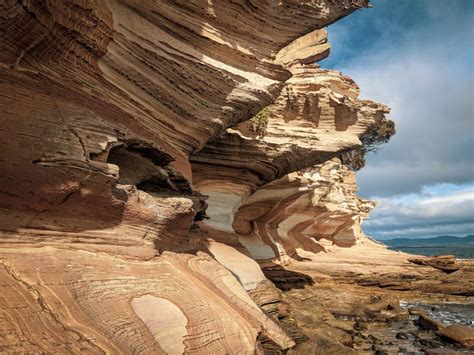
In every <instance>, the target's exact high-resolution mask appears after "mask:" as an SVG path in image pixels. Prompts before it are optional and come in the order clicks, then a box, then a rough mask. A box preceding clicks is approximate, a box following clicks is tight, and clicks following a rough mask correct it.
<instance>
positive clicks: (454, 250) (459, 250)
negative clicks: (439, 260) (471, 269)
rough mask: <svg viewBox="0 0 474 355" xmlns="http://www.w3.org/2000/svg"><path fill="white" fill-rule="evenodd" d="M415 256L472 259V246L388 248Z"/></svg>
mask: <svg viewBox="0 0 474 355" xmlns="http://www.w3.org/2000/svg"><path fill="white" fill-rule="evenodd" d="M390 249H392V250H401V251H403V252H405V253H409V254H415V255H426V256H434V255H454V256H455V257H457V258H458V259H474V245H461V246H436V247H390Z"/></svg>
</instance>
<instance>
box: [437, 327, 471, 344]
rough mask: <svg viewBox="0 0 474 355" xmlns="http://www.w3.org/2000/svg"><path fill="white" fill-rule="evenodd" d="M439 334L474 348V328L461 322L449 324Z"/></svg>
mask: <svg viewBox="0 0 474 355" xmlns="http://www.w3.org/2000/svg"><path fill="white" fill-rule="evenodd" d="M437 334H438V335H439V336H440V337H442V338H446V339H448V340H450V341H452V342H454V343H458V344H461V345H462V346H465V347H469V348H474V328H471V327H466V326H464V325H460V324H453V325H450V326H447V327H445V328H443V329H441V330H440V331H438V332H437Z"/></svg>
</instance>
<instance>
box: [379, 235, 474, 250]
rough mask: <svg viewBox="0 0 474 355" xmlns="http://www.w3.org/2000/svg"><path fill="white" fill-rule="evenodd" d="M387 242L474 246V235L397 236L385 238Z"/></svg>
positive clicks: (427, 245)
mask: <svg viewBox="0 0 474 355" xmlns="http://www.w3.org/2000/svg"><path fill="white" fill-rule="evenodd" d="M383 242H384V243H385V244H387V245H388V246H391V247H438V246H448V245H472V246H474V235H468V236H466V237H454V236H452V235H443V236H439V237H434V238H423V239H409V238H396V239H390V240H384V241H383Z"/></svg>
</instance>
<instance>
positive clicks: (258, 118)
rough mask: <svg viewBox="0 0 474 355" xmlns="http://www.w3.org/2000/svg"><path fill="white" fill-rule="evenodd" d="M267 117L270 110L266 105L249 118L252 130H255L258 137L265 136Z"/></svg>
mask: <svg viewBox="0 0 474 355" xmlns="http://www.w3.org/2000/svg"><path fill="white" fill-rule="evenodd" d="M269 117H270V111H269V109H268V107H264V108H263V109H261V110H260V112H259V113H257V114H256V115H255V116H253V117H252V118H251V119H250V122H252V127H253V131H254V132H256V133H257V134H258V136H259V137H260V138H263V137H265V133H266V131H267V126H268V121H269Z"/></svg>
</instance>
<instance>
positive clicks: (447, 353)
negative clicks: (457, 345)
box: [425, 347, 461, 355]
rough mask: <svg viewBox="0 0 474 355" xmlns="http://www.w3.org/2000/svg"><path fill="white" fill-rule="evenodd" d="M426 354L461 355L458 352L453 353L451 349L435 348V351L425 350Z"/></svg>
mask: <svg viewBox="0 0 474 355" xmlns="http://www.w3.org/2000/svg"><path fill="white" fill-rule="evenodd" d="M425 351H426V354H427V355H458V354H461V353H460V352H458V351H454V350H451V349H446V348H443V347H440V348H435V349H426V350H425Z"/></svg>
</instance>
